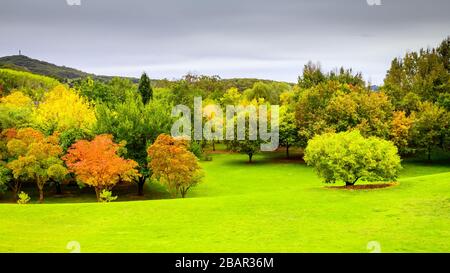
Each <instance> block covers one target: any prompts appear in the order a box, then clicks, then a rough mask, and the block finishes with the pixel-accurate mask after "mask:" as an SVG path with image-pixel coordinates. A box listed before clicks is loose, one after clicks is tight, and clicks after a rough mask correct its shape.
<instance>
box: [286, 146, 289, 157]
mask: <svg viewBox="0 0 450 273" xmlns="http://www.w3.org/2000/svg"><path fill="white" fill-rule="evenodd" d="M286 158H289V145H286Z"/></svg>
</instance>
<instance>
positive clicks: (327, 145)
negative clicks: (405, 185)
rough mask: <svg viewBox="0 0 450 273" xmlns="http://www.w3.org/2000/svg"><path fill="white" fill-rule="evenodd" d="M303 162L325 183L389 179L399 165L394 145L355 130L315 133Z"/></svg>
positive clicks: (350, 184) (397, 171)
mask: <svg viewBox="0 0 450 273" xmlns="http://www.w3.org/2000/svg"><path fill="white" fill-rule="evenodd" d="M304 159H305V161H306V163H307V164H308V165H310V166H313V167H314V169H315V170H316V172H317V174H318V175H319V176H320V177H321V178H322V179H323V180H324V182H325V183H335V182H338V181H342V182H344V183H345V185H346V186H353V185H354V184H355V183H356V182H357V181H359V180H362V181H369V182H372V181H392V180H395V179H396V178H397V176H398V173H399V171H400V169H401V165H400V157H399V156H398V154H397V148H396V147H395V146H394V145H393V144H392V142H390V141H387V140H383V139H380V138H377V137H369V138H364V137H363V136H362V135H361V134H360V133H359V131H357V130H356V131H350V132H342V133H338V134H336V133H327V134H323V135H318V136H315V137H314V138H313V139H312V140H310V141H309V142H308V146H307V147H306V149H305V157H304Z"/></svg>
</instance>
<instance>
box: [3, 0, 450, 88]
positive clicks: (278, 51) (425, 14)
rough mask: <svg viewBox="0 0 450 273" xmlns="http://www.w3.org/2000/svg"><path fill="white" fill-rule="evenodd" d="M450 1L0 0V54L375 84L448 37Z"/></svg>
mask: <svg viewBox="0 0 450 273" xmlns="http://www.w3.org/2000/svg"><path fill="white" fill-rule="evenodd" d="M449 11H450V1H448V0H434V1H433V0H432V1H426V0H382V5H381V6H369V5H368V4H367V2H366V0H340V1H333V0H317V1H303V0H278V1H275V0H272V1H268V0H227V1H218V0H190V1H188V0H164V1H163V0H161V1H137V0H128V1H125V0H122V1H119V0H81V6H68V5H67V4H66V0H39V1H36V0H6V1H5V0H2V3H1V4H0V37H2V40H1V42H0V55H11V54H15V53H17V51H18V50H19V49H21V50H22V52H24V54H26V55H28V56H30V57H34V58H38V59H44V60H48V61H50V62H54V63H57V64H64V65H66V66H73V67H76V68H80V69H83V70H86V71H89V72H94V73H97V74H109V75H127V76H139V74H140V73H141V72H142V71H143V70H146V71H147V72H148V73H149V74H150V75H151V76H152V77H155V78H163V77H167V78H179V77H180V76H182V75H183V74H185V73H186V72H188V71H194V72H197V73H202V74H211V75H212V74H218V75H220V76H221V77H224V78H227V77H259V78H270V79H277V80H286V81H291V82H294V81H296V78H297V76H298V74H299V73H300V72H301V69H302V66H303V65H304V64H305V63H306V62H307V61H308V60H313V61H319V62H321V63H322V65H323V67H324V68H326V69H332V68H334V67H338V66H342V65H343V66H346V67H352V68H353V69H354V70H356V71H362V72H363V74H364V76H365V78H366V79H368V80H371V81H372V82H374V83H381V82H382V79H383V77H384V75H385V72H386V70H387V68H388V67H389V63H390V60H391V59H392V58H393V57H396V56H401V55H403V54H404V52H405V51H407V50H416V49H418V48H420V47H426V46H434V45H436V44H438V43H439V42H440V41H441V40H442V39H444V38H445V37H446V36H447V35H450V32H449V29H450V17H449V16H448V13H449Z"/></svg>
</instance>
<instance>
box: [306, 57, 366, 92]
mask: <svg viewBox="0 0 450 273" xmlns="http://www.w3.org/2000/svg"><path fill="white" fill-rule="evenodd" d="M327 81H336V82H339V83H341V84H349V85H352V86H364V85H365V83H364V80H363V79H362V75H361V73H356V74H353V71H352V69H344V68H343V67H341V68H340V69H339V70H335V71H331V72H329V73H327V74H325V73H324V72H322V68H321V67H320V64H318V63H317V64H315V63H313V62H311V61H310V62H308V64H306V65H305V66H304V68H303V73H302V75H301V76H299V77H298V86H299V87H300V88H301V89H309V88H312V87H314V86H317V85H319V84H322V83H325V82H327Z"/></svg>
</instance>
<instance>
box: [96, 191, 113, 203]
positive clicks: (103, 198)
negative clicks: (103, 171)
mask: <svg viewBox="0 0 450 273" xmlns="http://www.w3.org/2000/svg"><path fill="white" fill-rule="evenodd" d="M115 200H117V196H112V192H111V191H108V190H102V192H101V193H100V202H101V203H109V202H112V201H115Z"/></svg>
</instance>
